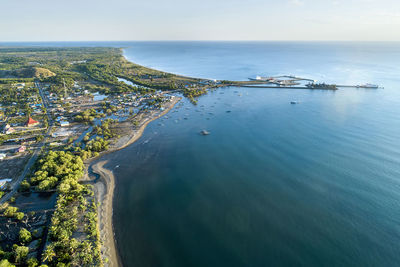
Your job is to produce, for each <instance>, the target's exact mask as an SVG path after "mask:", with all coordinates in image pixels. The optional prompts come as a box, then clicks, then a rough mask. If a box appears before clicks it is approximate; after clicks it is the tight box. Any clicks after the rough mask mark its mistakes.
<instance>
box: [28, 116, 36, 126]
mask: <svg viewBox="0 0 400 267" xmlns="http://www.w3.org/2000/svg"><path fill="white" fill-rule="evenodd" d="M38 124H39V122H38V121H35V120H34V119H32V118H31V117H29V119H28V121H27V122H26V126H28V127H31V126H35V125H38Z"/></svg>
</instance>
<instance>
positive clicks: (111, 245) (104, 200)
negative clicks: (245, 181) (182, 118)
mask: <svg viewBox="0 0 400 267" xmlns="http://www.w3.org/2000/svg"><path fill="white" fill-rule="evenodd" d="M181 99H182V98H180V97H174V98H173V100H172V101H171V102H170V103H168V106H167V107H166V108H165V110H164V111H163V112H161V113H159V114H156V115H155V116H149V117H147V118H146V119H145V120H144V121H142V122H141V125H140V127H139V129H138V130H133V129H132V130H131V132H130V134H128V135H125V136H122V137H121V138H119V139H118V140H117V141H116V143H115V144H114V145H113V147H111V148H110V149H109V150H107V151H105V152H104V153H102V154H101V156H100V157H99V158H97V159H95V160H94V161H89V162H88V163H87V164H88V165H87V169H89V168H91V169H92V171H93V172H94V173H96V174H97V175H99V176H100V177H99V181H98V182H96V183H95V184H94V192H95V197H96V201H97V203H99V206H98V219H99V223H98V224H99V228H100V229H99V230H100V238H101V241H102V248H101V252H102V254H103V256H104V257H105V258H107V259H108V262H105V263H104V265H105V266H122V262H121V260H120V257H119V254H118V247H117V243H116V239H115V233H114V227H113V201H114V189H115V176H114V173H113V171H112V170H109V169H107V168H105V167H104V165H105V164H107V163H108V162H109V160H108V159H103V156H105V155H107V154H110V153H112V152H115V151H118V150H121V149H123V148H125V147H127V146H129V145H131V144H133V143H134V142H136V141H137V140H138V139H139V138H140V137H141V136H142V134H143V132H144V130H145V129H146V127H147V125H148V124H149V123H150V122H152V121H154V120H157V119H159V118H160V117H162V116H164V115H166V114H167V113H168V112H169V111H170V110H171V109H172V108H173V107H174V106H175V105H176V104H177V103H178V102H179V101H180V100H181Z"/></svg>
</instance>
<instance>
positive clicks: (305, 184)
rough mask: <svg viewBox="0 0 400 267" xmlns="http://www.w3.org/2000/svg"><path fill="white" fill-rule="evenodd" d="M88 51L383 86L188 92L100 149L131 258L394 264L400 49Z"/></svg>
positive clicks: (246, 73) (180, 67)
mask: <svg viewBox="0 0 400 267" xmlns="http://www.w3.org/2000/svg"><path fill="white" fill-rule="evenodd" d="M74 45H76V44H74ZM89 45H115V46H121V45H122V46H124V47H127V48H126V49H125V56H127V57H128V58H129V59H130V60H132V61H135V62H137V63H139V64H143V65H146V66H150V67H154V68H158V69H162V70H166V71H170V72H174V73H179V74H184V75H190V76H196V77H205V78H217V79H233V80H240V79H246V78H248V77H254V76H255V75H279V74H294V75H298V76H306V77H309V78H313V79H318V80H321V81H326V82H335V83H339V84H359V83H366V82H371V83H376V84H379V85H380V86H384V87H385V89H379V90H371V89H351V88H347V89H341V90H338V91H335V92H333V91H312V90H289V89H253V88H252V89H250V88H222V89H218V90H216V91H214V92H211V93H209V94H208V95H205V96H203V97H201V98H199V103H198V105H197V106H193V105H192V104H190V103H188V101H186V100H183V101H182V103H181V105H179V106H177V107H176V108H175V109H174V110H173V111H172V112H170V113H169V114H168V116H166V117H164V118H162V119H159V120H157V121H154V122H153V123H151V124H150V125H149V126H148V128H147V129H146V131H145V133H144V135H143V137H142V138H141V139H140V140H139V141H138V142H137V143H135V144H133V145H131V146H129V147H128V148H126V149H124V150H121V151H119V152H117V153H113V154H111V155H109V156H107V157H109V158H110V159H111V161H110V162H109V164H108V165H107V167H108V168H110V169H112V170H114V171H115V174H116V179H117V187H116V194H115V202H114V227H115V234H116V239H117V242H118V248H119V252H120V255H121V259H122V262H123V264H124V265H125V266H149V267H153V266H171V267H178V266H230V267H231V266H398V265H399V264H400V263H399V262H400V142H399V136H400V121H399V120H400V64H399V62H400V43H279V42H271V43H262V42H258V43H245V42H220V43H215V42H135V43H122V44H121V43H113V44H110V43H105V44H99V43H96V44H89ZM292 100H297V101H300V104H298V105H290V101H292ZM228 111H230V112H228ZM203 129H206V130H208V131H210V132H211V134H210V135H208V136H202V135H200V134H199V132H200V131H201V130H203ZM117 165H119V167H118V168H116V166H117Z"/></svg>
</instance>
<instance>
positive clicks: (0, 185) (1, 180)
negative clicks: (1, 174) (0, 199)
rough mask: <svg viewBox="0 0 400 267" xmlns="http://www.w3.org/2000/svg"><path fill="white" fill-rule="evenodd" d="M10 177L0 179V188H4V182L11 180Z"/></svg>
mask: <svg viewBox="0 0 400 267" xmlns="http://www.w3.org/2000/svg"><path fill="white" fill-rule="evenodd" d="M11 181H12V180H11V179H0V189H5V188H6V184H7V183H9V182H11Z"/></svg>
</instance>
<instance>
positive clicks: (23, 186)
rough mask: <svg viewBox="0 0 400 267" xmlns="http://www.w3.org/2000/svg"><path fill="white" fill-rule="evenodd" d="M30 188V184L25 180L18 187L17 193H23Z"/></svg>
mask: <svg viewBox="0 0 400 267" xmlns="http://www.w3.org/2000/svg"><path fill="white" fill-rule="evenodd" d="M30 187H31V184H30V183H29V182H28V181H27V180H23V181H22V182H21V184H20V186H19V191H21V192H25V191H28V190H29V188H30Z"/></svg>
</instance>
